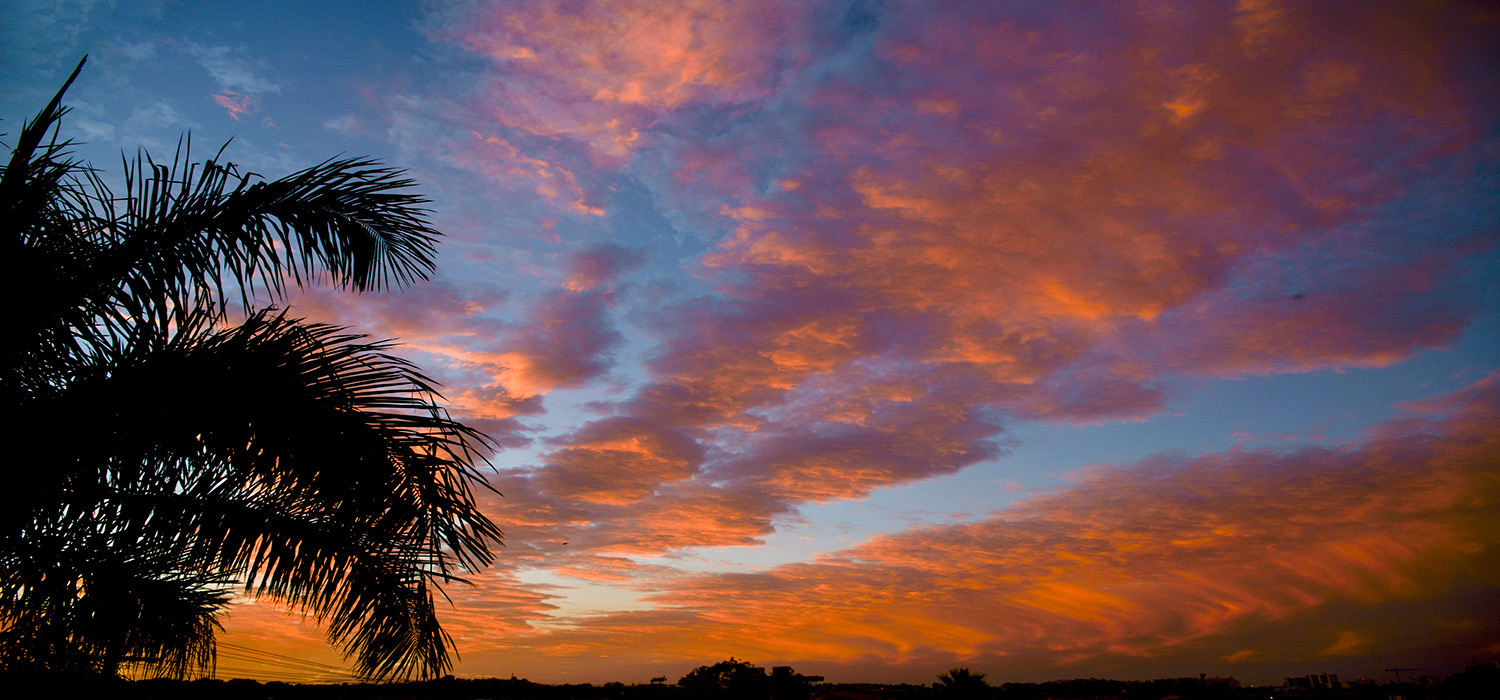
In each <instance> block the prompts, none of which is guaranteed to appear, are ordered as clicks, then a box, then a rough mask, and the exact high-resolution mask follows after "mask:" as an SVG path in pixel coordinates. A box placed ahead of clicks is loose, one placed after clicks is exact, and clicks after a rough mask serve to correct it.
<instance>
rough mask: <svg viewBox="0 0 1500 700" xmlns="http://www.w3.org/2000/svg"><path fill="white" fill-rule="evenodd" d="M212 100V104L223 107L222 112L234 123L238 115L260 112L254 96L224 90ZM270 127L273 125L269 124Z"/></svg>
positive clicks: (256, 98) (257, 99)
mask: <svg viewBox="0 0 1500 700" xmlns="http://www.w3.org/2000/svg"><path fill="white" fill-rule="evenodd" d="M213 98H214V102H216V103H218V105H219V106H220V107H223V108H224V111H225V112H226V113H227V114H228V115H229V116H231V117H233V118H234V120H235V121H239V120H240V115H245V114H254V113H256V112H259V111H260V98H259V97H256V96H255V95H247V94H244V93H240V92H235V91H233V90H225V91H224V92H222V93H220V94H218V95H214V96H213ZM271 126H275V125H274V124H271Z"/></svg>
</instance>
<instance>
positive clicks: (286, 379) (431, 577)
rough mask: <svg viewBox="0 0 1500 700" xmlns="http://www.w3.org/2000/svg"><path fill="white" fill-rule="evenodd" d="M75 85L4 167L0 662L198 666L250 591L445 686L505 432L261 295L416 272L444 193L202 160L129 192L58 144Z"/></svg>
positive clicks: (401, 279)
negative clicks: (461, 587) (451, 586)
mask: <svg viewBox="0 0 1500 700" xmlns="http://www.w3.org/2000/svg"><path fill="white" fill-rule="evenodd" d="M82 67H83V63H82V62H80V63H79V70H81V69H82ZM77 75H78V70H75V71H74V72H73V75H72V77H70V78H69V79H68V81H67V82H66V83H65V84H64V85H63V87H62V89H61V90H59V91H58V93H57V96H56V97H54V98H53V99H52V101H51V102H50V103H49V104H48V105H47V106H46V108H45V109H43V110H42V112H41V113H40V114H39V115H38V116H37V117H36V119H35V120H34V121H31V122H29V123H27V124H25V125H24V127H23V128H22V129H21V131H20V133H19V135H18V137H17V139H16V143H15V147H14V151H13V154H12V157H11V159H10V161H9V163H8V164H6V165H5V169H4V171H3V173H0V226H3V228H4V238H5V242H4V245H5V254H4V256H3V257H0V260H3V265H4V266H5V270H4V274H3V275H0V278H3V280H4V281H3V282H0V284H4V285H5V287H4V290H5V292H6V294H5V297H4V298H5V300H6V302H7V303H8V307H7V316H8V317H9V318H7V321H6V325H7V327H8V328H7V331H6V342H5V343H4V346H3V348H4V349H3V352H4V354H5V367H4V370H3V372H4V375H3V386H0V391H3V393H4V400H5V402H6V404H7V405H10V406H11V409H10V411H9V417H8V418H7V422H6V424H5V430H6V434H5V437H6V443H7V445H6V446H7V449H8V451H9V453H8V455H7V458H6V462H7V464H8V465H9V469H8V470H7V473H6V477H7V482H6V484H5V488H4V489H3V490H0V491H3V493H0V666H3V668H4V669H5V670H11V671H24V670H42V671H47V670H51V671H68V672H79V671H83V672H97V673H116V672H119V671H120V670H122V669H125V668H131V667H134V668H137V669H141V670H143V671H145V672H147V673H150V674H154V675H175V676H183V675H186V674H188V673H190V672H195V671H199V670H203V669H206V668H209V667H211V665H212V663H213V659H214V635H215V632H216V631H217V630H218V629H220V627H219V623H218V619H217V616H218V614H219V613H221V612H223V611H224V610H225V607H226V604H227V603H228V601H229V597H230V594H231V592H232V591H233V590H236V589H239V590H242V591H245V592H248V593H249V594H252V595H255V596H263V597H269V598H273V599H276V600H280V601H283V602H285V603H287V604H290V605H291V606H292V607H293V608H295V609H299V610H302V611H305V612H307V613H309V614H310V615H311V616H312V617H313V618H314V619H316V620H317V621H319V622H321V623H324V625H325V627H326V631H327V634H328V636H329V638H330V640H331V641H333V642H334V643H336V644H337V645H339V646H340V647H341V648H342V649H343V651H344V653H345V654H346V655H348V656H350V657H352V659H353V662H354V664H355V668H356V670H357V671H359V672H360V673H363V674H367V675H370V676H375V677H387V676H411V675H418V676H436V675H441V674H442V672H444V671H445V670H447V669H448V668H450V667H451V664H452V662H451V659H450V647H451V644H452V641H451V639H450V638H449V636H448V634H447V633H446V632H444V631H443V628H442V627H441V625H440V624H439V623H438V620H437V617H436V615H435V613H434V605H433V592H434V591H435V590H440V586H441V585H443V584H446V583H450V582H455V581H462V579H461V578H460V575H461V574H462V573H463V572H464V571H472V570H476V569H477V568H479V567H482V566H484V565H487V564H488V563H490V562H491V561H492V559H493V554H492V553H491V551H490V548H491V546H492V545H494V544H498V542H499V538H500V531H499V529H497V528H496V526H495V525H494V523H492V522H490V521H489V519H487V518H486V517H485V516H484V515H483V514H482V513H480V511H479V509H478V507H477V505H476V502H475V498H474V493H473V489H474V488H475V486H476V485H479V486H487V485H486V484H485V482H484V480H483V478H482V476H481V475H480V474H479V473H478V472H477V470H476V464H478V463H480V462H482V461H483V459H484V457H483V454H482V450H483V449H485V448H486V447H487V444H486V439H485V438H484V436H483V435H481V434H480V433H478V432H477V431H475V430H473V429H472V428H469V427H467V426H465V425H463V424H461V423H458V422H456V421H454V420H452V419H450V418H449V417H448V415H447V414H446V413H445V412H444V410H443V409H442V408H441V407H440V406H439V405H438V404H437V403H436V401H437V399H438V398H439V397H438V395H437V392H436V391H435V390H434V387H433V384H432V382H431V381H430V380H428V379H427V378H426V377H424V376H423V375H422V374H421V373H420V372H419V371H418V370H417V369H416V368H415V367H413V366H412V365H410V364H409V363H407V362H405V361H404V360H401V359H399V358H397V357H394V356H391V355H389V354H387V352H386V349H387V348H388V343H384V342H369V341H368V340H366V339H365V338H364V337H363V336H359V335H353V334H349V333H346V332H344V331H343V330H342V329H340V328H336V327H331V326H327V325H322V324H316V323H307V322H304V321H302V320H299V319H295V318H290V317H288V316H287V314H286V312H284V311H282V310H278V309H277V308H275V307H274V306H272V307H266V308H260V309H253V308H252V303H251V302H252V300H253V299H254V298H255V297H256V296H257V294H258V293H261V294H268V295H269V296H270V297H271V298H272V299H279V298H280V297H281V296H282V294H283V292H284V291H285V290H286V289H287V287H288V286H292V285H302V284H304V283H307V282H311V281H313V280H315V279H318V278H326V279H328V280H330V281H331V282H333V283H334V284H336V285H338V286H341V287H343V288H346V289H350V290H356V291H364V290H378V289H381V288H384V287H386V286H389V285H396V286H402V285H406V284H409V283H412V282H414V281H416V280H419V279H425V278H426V277H427V275H428V274H429V273H430V271H431V270H432V268H433V256H434V250H433V243H434V241H435V238H436V237H437V236H438V235H439V234H438V233H437V232H436V231H434V230H433V229H432V228H431V227H430V225H429V224H428V223H427V222H426V220H425V218H424V217H425V210H424V209H422V208H421V205H422V204H423V203H424V202H425V200H423V199H421V198H419V197H417V196H415V195H412V194H410V193H408V192H406V190H407V189H408V188H409V187H411V186H412V184H413V183H412V182H411V181H410V180H408V179H404V178H403V176H402V173H401V171H397V170H392V169H388V168H384V167H381V166H380V164H379V163H377V162H374V161H370V160H364V159H347V160H330V161H326V162H324V163H322V164H320V165H316V166H314V167H311V168H308V169H306V170H303V171H301V172H298V173H295V174H293V175H290V176H288V177H285V178H282V179H279V180H273V181H264V180H261V179H260V178H259V177H258V176H255V175H253V174H242V173H241V172H240V171H239V170H238V169H237V168H236V166H235V165H234V164H233V163H223V162H220V160H218V159H217V158H215V159H212V160H208V161H206V162H203V163H200V164H190V163H189V156H188V153H187V148H186V147H179V149H178V154H177V156H176V157H174V159H173V161H172V162H171V163H170V164H163V163H157V162H156V161H154V160H152V159H151V158H150V156H145V155H138V156H137V157H136V158H135V160H134V162H133V163H130V162H128V161H127V163H126V172H125V191H124V193H123V195H119V196H117V195H116V194H115V193H114V192H112V191H111V190H110V188H109V187H107V186H106V184H105V183H104V182H103V180H102V179H101V178H99V177H98V175H97V174H96V172H95V171H94V170H92V169H91V168H89V167H87V166H85V165H81V164H79V163H77V162H75V161H73V160H71V159H70V156H69V155H68V143H67V142H66V141H59V140H58V136H57V135H56V134H57V132H56V126H57V124H58V121H59V119H60V118H61V117H62V116H63V114H64V113H65V111H66V110H65V109H64V108H63V107H61V99H62V96H63V93H64V92H66V90H67V89H68V86H69V85H71V84H72V82H73V80H74V78H76V77H77ZM49 132H51V136H50V137H49V136H48V134H49ZM220 153H221V155H222V151H221V152H220ZM226 290H228V291H226ZM235 300H237V301H239V302H240V303H242V304H243V305H244V307H245V309H246V318H245V320H244V321H243V322H240V323H237V324H235V323H231V322H230V318H229V311H230V306H229V305H230V303H231V301H235Z"/></svg>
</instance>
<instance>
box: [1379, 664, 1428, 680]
mask: <svg viewBox="0 0 1500 700" xmlns="http://www.w3.org/2000/svg"><path fill="white" fill-rule="evenodd" d="M1426 670H1427V669H1425V668H1388V669H1386V670H1385V672H1386V673H1394V674H1396V682H1397V683H1400V682H1401V672H1402V671H1426Z"/></svg>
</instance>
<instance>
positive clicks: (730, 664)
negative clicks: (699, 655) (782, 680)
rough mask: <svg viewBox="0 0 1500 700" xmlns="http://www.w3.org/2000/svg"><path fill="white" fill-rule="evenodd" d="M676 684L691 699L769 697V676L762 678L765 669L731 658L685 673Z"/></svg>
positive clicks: (741, 699) (737, 699)
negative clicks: (683, 689) (684, 690)
mask: <svg viewBox="0 0 1500 700" xmlns="http://www.w3.org/2000/svg"><path fill="white" fill-rule="evenodd" d="M677 685H678V686H679V687H681V688H685V689H686V690H687V691H688V694H689V696H690V697H694V698H733V699H735V700H751V699H752V698H754V699H760V698H768V697H770V695H771V677H770V676H768V675H766V670H765V669H764V668H761V667H759V666H756V665H755V664H752V663H750V662H749V661H739V660H737V659H735V658H734V657H730V658H729V660H728V661H720V662H719V663H716V664H714V665H712V666H699V667H698V668H695V669H693V670H691V671H688V674H687V675H686V676H683V677H682V679H681V680H679V681H677Z"/></svg>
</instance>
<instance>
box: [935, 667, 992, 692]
mask: <svg viewBox="0 0 1500 700" xmlns="http://www.w3.org/2000/svg"><path fill="white" fill-rule="evenodd" d="M937 678H938V679H937V682H935V683H933V684H932V687H933V689H934V690H936V691H938V694H940V695H942V696H943V697H950V698H980V697H985V696H986V695H988V693H989V692H990V684H989V683H986V682H984V674H983V673H974V672H972V671H970V670H969V669H967V668H962V667H960V668H950V669H948V670H947V671H945V672H943V673H940V674H938V677H937Z"/></svg>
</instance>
